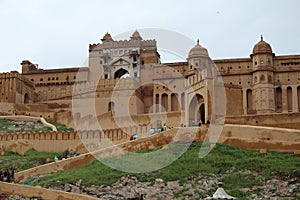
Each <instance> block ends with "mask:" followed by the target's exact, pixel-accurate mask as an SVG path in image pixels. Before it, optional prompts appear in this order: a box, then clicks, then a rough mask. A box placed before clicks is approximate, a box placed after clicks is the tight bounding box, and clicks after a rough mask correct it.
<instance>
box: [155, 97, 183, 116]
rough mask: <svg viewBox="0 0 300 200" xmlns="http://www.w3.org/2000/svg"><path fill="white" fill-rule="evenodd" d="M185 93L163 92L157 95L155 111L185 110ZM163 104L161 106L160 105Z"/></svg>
mask: <svg viewBox="0 0 300 200" xmlns="http://www.w3.org/2000/svg"><path fill="white" fill-rule="evenodd" d="M184 103H185V93H184V92H183V93H181V94H180V95H179V94H178V93H171V94H167V93H163V94H156V95H155V104H156V107H155V111H154V112H157V113H158V112H174V111H180V110H184ZM159 105H161V107H162V108H161V107H160V106H159Z"/></svg>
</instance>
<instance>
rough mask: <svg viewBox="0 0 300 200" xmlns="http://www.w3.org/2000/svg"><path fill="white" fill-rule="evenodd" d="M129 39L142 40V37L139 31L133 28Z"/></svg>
mask: <svg viewBox="0 0 300 200" xmlns="http://www.w3.org/2000/svg"><path fill="white" fill-rule="evenodd" d="M130 39H132V40H142V39H143V38H142V37H141V35H140V33H139V32H138V31H137V30H135V31H134V32H133V33H132V35H131V37H130Z"/></svg>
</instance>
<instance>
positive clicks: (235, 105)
mask: <svg viewBox="0 0 300 200" xmlns="http://www.w3.org/2000/svg"><path fill="white" fill-rule="evenodd" d="M278 53H280V52H278ZM186 54H187V56H186V60H185V61H182V62H171V63H162V62H161V56H160V54H159V52H158V48H157V42H156V40H155V38H153V39H150V40H148V39H147V40H145V39H143V36H142V35H141V34H140V33H139V32H138V31H137V30H136V31H134V32H133V33H132V35H131V37H130V38H128V39H127V40H115V39H114V38H113V37H112V36H111V35H110V34H109V33H106V34H105V35H104V36H103V37H102V38H101V41H98V43H94V44H89V48H88V64H87V66H80V67H78V66H77V67H72V68H56V69H42V68H41V67H40V66H39V65H38V64H36V63H32V62H31V61H30V60H23V61H21V63H20V68H21V72H18V71H10V72H1V73H0V113H1V115H2V116H0V119H6V120H8V119H9V120H13V121H17V122H20V121H34V122H36V123H37V122H38V123H42V124H43V125H44V126H45V127H48V129H47V130H39V131H30V132H27V131H18V132H6V131H3V130H2V131H1V132H0V152H2V154H5V152H15V153H17V154H20V155H24V154H25V152H27V151H28V150H30V149H35V150H36V151H38V152H44V151H47V152H63V151H65V150H66V149H72V150H74V151H76V152H78V154H79V155H78V156H75V157H71V158H67V159H64V160H60V161H58V162H50V163H47V164H44V165H40V166H36V167H33V168H30V169H27V170H24V171H18V172H16V173H15V175H14V182H15V183H14V184H11V183H4V182H3V183H2V182H0V184H1V186H0V193H1V194H9V195H12V194H16V195H20V196H23V197H28V198H29V197H38V198H37V199H97V198H96V197H91V196H87V195H83V194H75V193H70V192H62V191H55V190H50V189H45V188H41V187H39V188H36V187H34V188H32V187H33V186H23V185H19V184H17V183H18V182H21V181H22V180H24V179H26V178H28V177H32V176H36V175H43V174H49V173H55V172H58V171H65V170H69V169H74V168H77V167H80V166H83V165H86V164H88V163H90V162H91V161H92V160H94V159H95V158H94V157H108V156H116V157H117V158H118V157H120V155H119V153H118V150H116V149H115V148H116V147H118V149H122V150H124V151H126V152H134V151H140V150H147V149H155V148H157V147H162V148H163V149H164V148H165V149H167V148H168V146H169V145H170V144H171V143H174V142H185V141H188V142H193V141H198V142H208V143H209V142H212V143H213V144H215V143H217V144H226V145H230V146H234V147H238V148H241V149H244V150H257V151H258V152H260V153H261V154H266V153H267V151H276V152H282V153H290V154H292V155H293V156H294V157H297V156H298V155H299V154H300V152H299V151H300V125H299V124H300V55H280V54H279V55H277V52H276V54H275V52H273V50H272V47H271V45H270V44H269V43H268V42H266V41H265V38H263V36H261V37H260V38H258V40H257V41H254V42H253V48H252V51H251V52H249V55H245V57H244V58H230V59H226V58H224V59H217V60H212V59H211V58H210V57H209V51H208V49H207V48H205V47H203V46H202V45H201V44H200V42H199V40H198V41H196V42H195V45H194V47H193V48H191V49H190V50H189V52H186ZM51 121H54V122H57V123H60V124H64V125H65V126H67V127H70V129H68V130H58V129H57V128H56V126H55V125H53V124H51V123H49V122H51ZM19 124H20V123H19ZM18 126H20V125H18ZM214 127H215V128H214ZM151 131H153V132H151ZM215 131H217V132H219V134H214V132H215ZM149 132H150V133H154V132H155V134H149ZM132 135H136V137H137V138H138V139H136V140H131V139H132ZM213 146H214V145H211V148H213ZM93 152H96V153H93ZM298 181H299V180H298ZM219 189H220V188H219ZM219 192H220V191H219ZM223 194H224V195H225V192H224V191H223ZM225 196H226V195H225ZM146 197H147V196H146ZM0 198H1V197H0ZM100 199H101V198H100ZM128 199H129V198H128ZM132 199H133V198H132ZM140 199H144V198H143V197H140ZM146 199H151V198H146ZM161 199H164V198H161ZM165 199H168V198H165ZM211 199H213V198H211ZM215 199H218V198H215ZM219 199H222V198H221V197H220V198H219ZM224 199H225V197H224ZM227 199H231V197H230V196H229V197H228V198H227ZM232 199H235V198H234V197H232Z"/></svg>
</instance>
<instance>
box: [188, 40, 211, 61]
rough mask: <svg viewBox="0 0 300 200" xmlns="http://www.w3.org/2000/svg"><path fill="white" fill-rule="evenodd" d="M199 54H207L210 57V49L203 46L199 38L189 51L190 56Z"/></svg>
mask: <svg viewBox="0 0 300 200" xmlns="http://www.w3.org/2000/svg"><path fill="white" fill-rule="evenodd" d="M197 56H206V57H208V51H207V49H206V48H204V47H202V46H201V45H200V44H199V40H197V44H196V46H194V47H193V48H192V49H191V50H190V52H189V58H191V57H197Z"/></svg>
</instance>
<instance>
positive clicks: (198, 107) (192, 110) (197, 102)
mask: <svg viewBox="0 0 300 200" xmlns="http://www.w3.org/2000/svg"><path fill="white" fill-rule="evenodd" d="M188 117H189V119H188V120H189V121H188V124H189V126H195V125H198V124H199V122H200V120H201V122H202V123H205V121H206V119H205V104H204V98H203V96H202V95H200V94H195V95H194V97H193V98H192V100H191V102H190V104H189V114H188Z"/></svg>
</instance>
